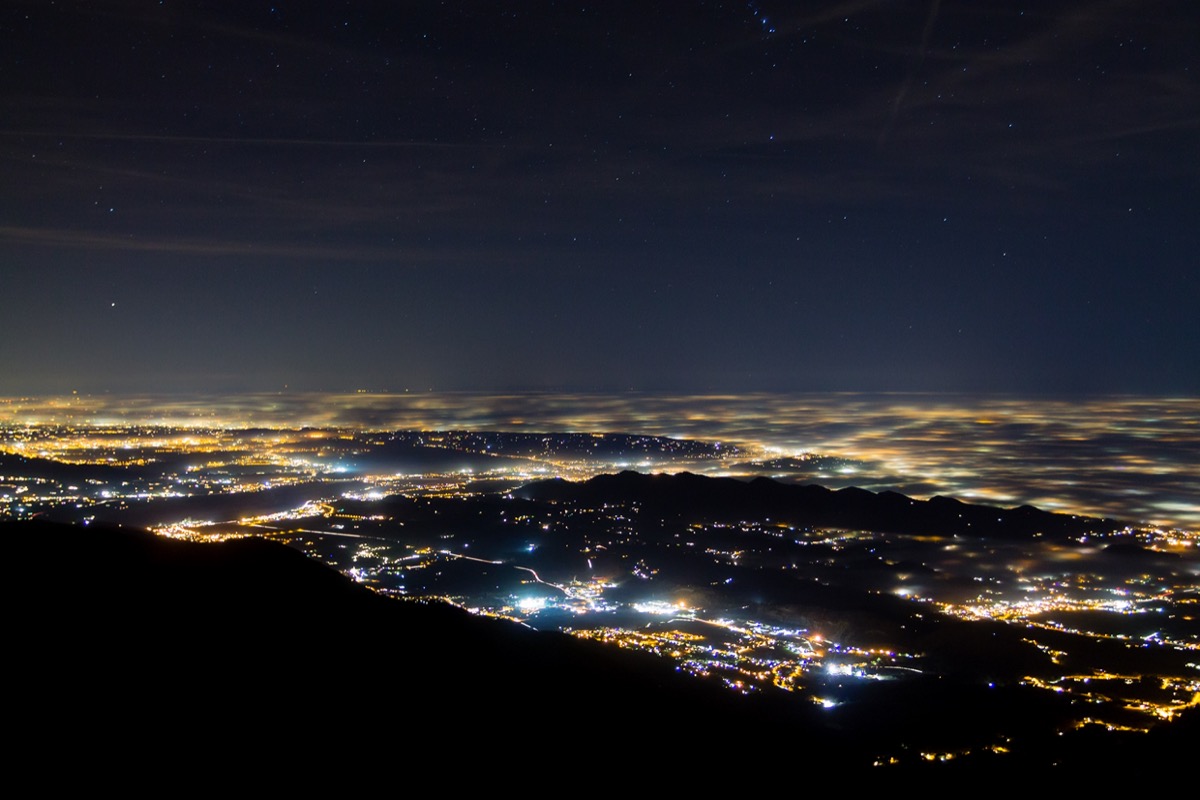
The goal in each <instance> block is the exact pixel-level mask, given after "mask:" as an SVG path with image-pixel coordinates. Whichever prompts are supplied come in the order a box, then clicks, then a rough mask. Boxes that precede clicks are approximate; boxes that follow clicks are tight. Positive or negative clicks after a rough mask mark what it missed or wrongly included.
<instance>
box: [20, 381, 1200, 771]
mask: <svg viewBox="0 0 1200 800" xmlns="http://www.w3.org/2000/svg"><path fill="white" fill-rule="evenodd" d="M72 402H78V401H64V403H65V404H66V407H67V408H68V409H70V404H71V403H72ZM72 415H73V416H76V418H75V419H72V420H66V419H64V416H66V415H65V414H64V411H63V408H62V407H59V408H57V409H49V410H47V409H45V408H43V409H38V410H37V412H36V413H34V405H33V403H32V402H31V401H20V402H17V401H13V402H10V403H9V404H8V406H7V410H6V414H5V416H4V417H0V424H2V425H3V429H2V443H3V444H2V448H0V517H4V518H8V519H27V518H35V517H36V518H45V519H52V520H62V521H71V522H74V523H78V524H82V525H88V524H97V523H103V524H120V525H125V526H132V527H144V528H148V529H151V530H153V531H155V532H156V533H158V534H160V535H163V536H168V537H175V538H184V539H191V540H202V541H219V540H222V539H226V538H231V537H244V536H261V537H265V538H270V539H274V540H277V541H280V542H283V543H285V544H287V545H290V546H292V547H294V548H297V549H299V550H301V551H302V552H304V553H306V554H308V555H309V556H311V557H313V558H314V559H317V560H319V561H321V562H323V563H325V564H328V565H329V566H331V567H333V568H335V569H337V570H339V571H341V572H342V573H344V574H345V575H347V576H349V577H351V578H352V579H353V580H355V581H357V582H359V583H361V584H363V585H365V586H368V587H370V588H372V589H373V590H375V591H377V592H379V593H382V594H386V595H390V596H394V597H397V598H401V599H404V600H408V601H422V602H430V601H444V602H448V603H451V604H454V605H456V606H459V607H461V608H464V609H467V610H469V611H471V612H473V613H476V614H482V615H488V616H494V617H501V618H505V619H508V620H512V621H514V622H517V623H520V624H523V625H527V626H530V627H534V628H538V629H556V630H560V631H563V632H565V633H568V634H570V635H572V636H576V637H579V638H582V639H590V640H594V641H598V642H603V643H605V644H608V645H611V646H614V647H621V648H629V649H634V650H640V651H646V652H649V653H653V654H655V655H657V656H660V657H662V658H664V659H670V660H672V661H673V662H675V663H676V664H677V666H678V668H679V669H681V670H684V671H686V672H688V673H691V674H694V675H695V676H697V677H698V678H704V679H709V680H714V681H718V682H720V683H721V684H723V685H724V686H726V687H728V688H729V689H731V690H733V691H735V692H738V693H742V694H753V693H760V692H764V691H774V690H776V689H781V690H784V691H786V692H789V693H792V694H794V695H796V696H800V697H803V698H805V699H807V700H809V701H811V702H812V703H814V704H816V705H818V706H820V707H822V708H826V709H828V710H829V713H831V714H834V713H838V709H839V707H841V706H842V705H843V704H845V703H847V702H853V701H854V700H855V699H856V698H857V697H859V696H860V695H861V694H862V693H863V692H864V691H867V687H871V686H880V685H883V684H888V685H903V684H904V683H905V682H907V681H917V680H921V679H923V678H929V677H930V676H937V675H939V674H942V672H943V671H945V670H946V669H947V666H946V665H947V663H957V662H955V661H954V659H959V658H967V659H969V658H970V657H971V650H970V649H971V648H973V647H976V643H974V642H973V641H968V639H969V635H968V634H964V633H961V632H969V631H973V630H974V631H987V632H988V634H989V639H994V640H995V641H996V642H997V644H996V645H995V646H996V647H998V648H999V647H1003V648H1005V650H1004V657H1003V658H1002V659H996V660H995V661H994V663H992V664H990V665H989V667H988V669H987V670H985V671H984V672H981V673H980V675H979V681H981V682H982V683H983V684H984V685H987V686H991V687H994V686H1010V687H1011V686H1021V687H1027V688H1029V689H1032V690H1038V691H1042V692H1045V693H1046V694H1047V695H1054V696H1058V697H1061V698H1065V700H1066V702H1067V703H1068V705H1069V708H1070V709H1072V711H1071V712H1070V716H1069V718H1068V719H1064V721H1063V723H1062V724H1063V725H1065V726H1067V727H1081V726H1099V727H1101V728H1106V729H1111V730H1148V729H1149V728H1150V727H1152V726H1153V725H1154V724H1156V723H1163V722H1167V721H1169V720H1171V719H1173V718H1176V717H1178V716H1179V715H1180V714H1181V713H1184V712H1185V711H1187V710H1188V709H1190V708H1193V707H1195V706H1197V705H1200V621H1198V620H1197V612H1198V610H1200V609H1198V604H1200V580H1198V576H1200V535H1198V534H1197V533H1196V532H1195V531H1194V530H1189V529H1188V528H1185V527H1180V526H1156V525H1151V524H1143V523H1130V522H1123V523H1119V524H1118V523H1112V524H1108V525H1105V524H1103V521H1102V520H1099V519H1096V520H1094V521H1093V524H1090V525H1085V526H1084V527H1083V528H1080V529H1079V530H1077V531H1076V532H1074V533H1072V534H1071V535H1070V536H1059V535H1053V536H1052V535H1043V534H1042V533H1040V532H1037V533H1034V534H1032V535H1028V536H1026V535H1020V536H1013V537H1010V538H1002V537H997V536H973V535H970V534H968V533H965V532H964V533H950V534H947V533H944V532H933V531H931V532H916V533H911V532H889V531H881V530H872V529H868V528H845V527H825V526H816V525H809V524H803V523H798V522H796V521H795V520H792V519H788V518H784V517H781V516H780V515H778V514H776V515H774V516H766V515H764V516H748V515H741V514H739V515H736V516H731V515H729V514H724V515H722V514H710V513H707V512H701V511H697V512H696V513H695V514H677V513H674V512H672V513H666V512H659V511H654V510H653V509H649V508H647V507H646V506H645V504H643V503H641V502H639V501H636V500H629V499H628V498H623V497H619V496H616V495H614V496H613V497H611V498H610V499H604V500H596V499H595V498H594V497H590V496H586V495H584V494H582V493H581V492H582V487H591V486H593V485H594V484H589V483H587V481H588V480H589V479H591V478H594V477H595V476H598V475H614V474H617V473H620V474H621V475H623V476H624V475H628V476H633V473H634V472H637V473H641V474H643V475H650V474H656V473H664V474H677V473H691V474H693V475H700V476H704V475H707V476H723V477H729V476H735V477H737V478H740V479H742V480H743V481H748V480H749V479H750V478H752V477H754V476H755V475H761V474H763V473H766V474H768V475H770V476H771V477H773V478H776V479H777V478H779V477H780V474H779V473H780V471H781V470H782V469H783V468H784V466H787V468H788V469H790V470H791V471H793V472H800V469H799V468H800V467H802V466H805V465H807V469H808V471H807V472H803V473H801V474H802V477H803V481H795V482H796V483H800V482H803V483H837V481H835V480H832V479H833V478H834V477H835V476H839V477H840V479H841V481H840V483H841V485H850V483H851V482H852V480H851V479H852V478H853V476H854V475H855V474H861V473H862V472H865V471H867V470H868V469H870V465H871V464H873V463H878V462H880V461H883V460H885V459H887V458H891V459H893V460H898V461H903V460H905V458H906V456H905V455H904V454H903V453H897V452H895V447H894V445H893V446H890V447H889V446H885V445H882V444H881V445H880V450H879V451H877V452H868V451H865V450H863V449H861V448H859V449H854V450H853V451H850V450H848V449H837V450H832V451H817V452H814V451H792V452H786V451H781V450H780V447H779V445H778V443H777V442H764V441H761V440H759V441H756V440H753V439H749V438H744V439H738V438H736V437H733V438H730V439H722V440H719V441H718V440H717V439H714V438H676V437H668V436H664V435H661V434H660V433H655V434H636V435H635V434H622V433H617V432H596V433H591V432H588V433H553V432H544V431H539V432H536V433H535V432H531V431H528V430H512V429H509V430H490V431H489V430H483V429H479V430H472V431H467V430H464V429H396V430H374V429H364V428H359V429H356V428H352V427H349V426H345V425H328V424H327V425H326V426H324V427H314V426H308V425H304V426H297V427H287V426H282V425H279V424H261V423H260V424H255V425H252V426H250V425H245V424H244V423H239V422H236V421H234V420H230V421H221V420H215V419H205V420H199V421H198V420H191V421H190V422H188V421H185V420H184V421H181V420H178V419H175V420H170V421H163V420H161V419H160V420H148V421H143V422H142V423H138V424H134V423H132V422H130V421H128V420H124V421H115V420H100V419H99V417H100V416H102V415H100V414H96V413H94V412H92V413H91V414H89V413H86V410H85V409H82V408H79V409H78V410H77V411H75V412H72ZM39 416H40V418H37V419H35V417H39ZM938 424H943V423H938ZM606 427H607V426H606ZM991 446H993V447H995V446H997V445H995V444H993V445H991ZM930 449H931V450H932V449H936V448H930ZM963 460H964V459H961V458H960V459H948V460H947V461H946V464H945V470H946V472H947V473H949V474H950V475H951V476H953V475H954V474H955V473H956V472H958V471H961V470H962V466H961V464H962V461H963ZM764 465H765V466H764ZM1159 468H1160V469H1162V470H1163V471H1170V469H1171V468H1170V466H1169V465H1165V464H1160V465H1159ZM1175 469H1177V470H1178V471H1180V472H1186V471H1187V470H1188V469H1190V467H1189V466H1188V465H1186V464H1185V465H1181V466H1178V467H1176V468H1175ZM635 477H636V476H633V477H629V478H628V479H627V480H628V481H633V480H635ZM550 479H567V480H568V481H572V482H574V483H572V484H564V483H563V482H562V481H560V480H550ZM697 480H702V479H700V478H697ZM947 482H949V483H952V482H953V479H949V480H947ZM708 485H709V484H702V486H708ZM714 485H715V484H714ZM722 485H724V484H722ZM564 487H566V488H564ZM574 487H579V488H578V489H576V488H574ZM704 491H708V490H704ZM560 492H566V493H567V494H565V495H560V494H559V493H560ZM976 495H977V498H976V502H979V499H980V498H983V497H986V496H987V495H988V492H987V491H986V490H985V488H983V487H981V488H980V489H979V490H978V491H977V492H976ZM1180 505H1181V506H1182V505H1184V504H1180ZM1086 510H1087V509H1086V508H1080V509H1079V511H1080V512H1084V511H1086ZM964 530H965V529H964ZM947 626H953V627H950V628H948V627H947ZM949 630H954V631H958V632H960V633H955V634H953V635H950V634H948V633H945V631H949ZM958 639H961V640H962V641H961V642H958V641H956V640H958ZM997 652H999V651H997ZM979 657H980V658H983V657H984V656H983V655H980V656H979ZM989 657H990V656H989ZM984 673H986V674H984ZM1004 746H1005V744H1004V741H1003V738H1002V737H997V738H996V740H995V741H990V742H974V743H971V745H970V746H969V747H967V746H964V749H963V750H962V751H961V752H955V751H949V750H948V751H945V752H938V753H921V754H918V755H916V756H914V755H913V754H911V753H908V754H900V753H881V754H880V759H881V760H880V763H883V764H886V763H895V762H896V761H897V760H900V759H904V758H908V759H911V758H914V757H916V758H923V759H929V760H946V759H952V758H955V757H956V756H957V755H962V754H963V753H965V752H967V751H968V750H969V749H970V748H971V747H974V748H976V749H978V748H980V747H985V748H990V749H992V750H993V751H994V752H1002V751H1003V748H1004Z"/></svg>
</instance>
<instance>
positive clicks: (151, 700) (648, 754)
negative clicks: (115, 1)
mask: <svg viewBox="0 0 1200 800" xmlns="http://www.w3.org/2000/svg"><path fill="white" fill-rule="evenodd" d="M0 536H2V537H3V539H2V541H3V543H4V547H5V553H6V561H5V563H6V566H7V567H8V570H7V572H8V574H7V576H6V581H5V596H6V610H7V614H6V617H7V618H8V619H9V620H10V624H9V630H8V635H7V637H6V638H7V644H8V647H7V648H6V650H7V652H8V653H9V654H10V655H9V656H8V662H9V665H10V672H9V677H8V678H7V680H8V681H9V684H10V692H9V695H10V698H11V699H10V701H9V710H8V715H7V717H8V722H9V724H10V727H11V729H13V730H17V731H20V732H21V737H20V740H21V742H22V744H21V745H19V746H18V749H17V751H16V753H17V755H18V759H17V761H18V763H20V762H21V761H23V760H26V759H32V760H33V763H41V761H42V760H43V759H46V758H55V759H57V758H59V757H64V756H70V757H71V758H72V759H81V760H82V761H84V762H94V763H96V764H104V765H108V766H105V767H104V768H105V769H107V768H109V766H111V765H112V764H113V759H127V758H130V757H131V756H134V755H136V758H137V759H151V760H153V761H154V762H155V763H157V764H163V763H167V764H172V765H175V768H176V769H184V770H195V771H196V772H197V773H198V774H199V773H203V772H205V770H207V769H210V768H213V767H214V765H213V764H212V762H211V759H212V758H213V756H214V754H219V755H220V759H219V762H220V764H219V766H220V768H224V767H225V766H228V765H229V764H230V763H239V764H243V765H250V766H252V767H255V768H262V767H264V766H265V765H268V764H278V763H279V759H287V760H288V763H290V764H292V765H293V766H296V767H298V768H309V767H311V766H312V764H313V763H318V762H319V763H324V764H333V763H344V762H345V760H347V759H350V760H352V761H359V760H366V761H372V760H376V759H380V758H387V759H396V758H402V759H403V760H404V762H405V763H408V764H410V765H412V768H414V769H415V768H418V766H419V767H420V768H421V769H428V768H434V767H436V768H438V769H443V770H444V769H447V768H450V769H459V768H461V767H463V765H470V769H469V773H470V774H471V775H478V774H479V773H478V770H494V769H509V768H511V767H512V766H513V765H515V764H522V765H529V764H537V765H543V766H544V765H547V764H563V763H570V764H573V765H577V766H581V767H587V768H588V769H595V768H597V767H598V766H599V765H600V764H601V763H604V764H608V765H610V766H611V765H612V764H614V763H622V764H640V765H649V764H655V763H659V762H660V760H661V759H662V758H667V759H668V760H670V759H678V758H680V757H682V756H683V755H686V757H687V759H688V764H689V767H688V774H689V776H690V777H688V778H687V780H689V781H692V782H703V780H702V779H703V776H704V775H706V774H707V775H708V778H709V779H712V780H718V779H731V778H732V777H733V776H734V774H735V773H734V772H730V769H731V767H730V766H728V765H730V764H743V765H744V764H747V763H749V761H748V760H750V759H753V760H754V763H757V764H759V767H758V768H759V769H761V768H763V767H764V766H765V765H769V764H774V763H787V764H790V765H792V766H797V765H806V766H811V767H820V768H825V769H830V768H838V769H840V768H854V769H865V768H868V767H869V766H870V764H871V763H872V762H873V760H874V758H875V754H876V753H877V752H880V750H881V749H883V748H882V744H881V743H882V742H883V741H884V739H887V740H888V744H889V749H890V746H891V745H894V744H895V743H896V741H897V740H898V739H899V740H902V739H903V737H904V735H905V731H906V730H910V729H911V730H916V729H918V728H920V723H921V717H922V714H923V711H922V709H923V708H925V707H927V706H928V705H929V704H938V703H942V704H944V702H945V700H946V698H949V697H953V696H954V695H953V693H952V692H951V693H947V692H945V691H942V690H941V689H938V690H936V691H935V690H934V687H925V688H926V689H929V691H930V693H929V694H928V695H921V696H918V695H916V694H914V695H913V696H905V697H897V698H896V699H895V700H893V701H892V702H890V703H889V704H888V705H886V706H885V707H881V708H877V709H871V710H870V712H871V713H870V714H866V715H860V717H861V719H860V722H859V723H858V725H859V727H858V728H856V729H854V730H847V729H845V728H837V727H831V726H829V725H828V724H826V722H824V721H823V718H822V716H821V710H820V709H819V708H815V707H813V706H811V705H809V704H805V705H801V704H800V703H797V702H795V701H794V698H792V696H790V695H786V694H784V693H782V692H778V693H768V694H767V695H758V696H753V697H749V698H743V697H739V696H736V695H733V694H731V693H728V692H725V691H722V690H719V689H717V688H716V687H714V686H710V685H706V684H704V683H703V682H699V681H696V680H695V679H691V678H688V677H685V676H684V675H682V674H681V673H678V672H676V671H675V670H673V669H672V668H671V667H670V666H669V665H668V664H667V663H666V662H663V661H659V660H656V659H653V658H650V657H642V656H640V655H638V654H631V653H625V652H622V651H618V650H615V649H612V648H606V647H602V646H599V645H593V644H592V643H589V642H581V641H576V640H573V639H570V638H568V637H565V636H561V635H558V634H553V633H543V632H535V631H532V630H529V629H526V628H523V627H520V626H517V625H514V624H511V623H507V622H502V621H497V620H491V619H483V618H477V617H472V616H470V615H467V614H466V613H464V612H460V611H459V610H457V609H454V608H451V607H447V606H440V605H422V604H413V603H404V602H400V601H396V600H391V599H387V598H384V597H381V596H378V595H375V594H374V593H372V592H370V591H368V590H366V589H363V588H362V587H360V586H358V585H356V584H354V583H352V582H350V581H349V580H348V579H346V578H344V577H343V576H342V575H340V574H338V573H336V572H334V571H332V570H329V569H327V568H325V567H324V566H321V565H319V564H317V563H315V562H313V561H311V560H309V559H307V558H306V557H304V556H302V555H301V554H299V553H298V552H295V551H292V550H290V549H288V548H286V547H283V546H280V545H277V544H273V543H269V542H265V541H261V540H256V539H246V540H239V541H232V542H226V543H223V544H209V545H200V544H189V543H182V542H177V541H171V540H164V539H158V538H155V537H151V536H149V535H147V534H144V533H140V532H135V531H128V530H118V529H103V528H100V529H97V528H82V527H71V526H61V525H52V524H47V523H34V522H30V523H5V524H3V525H0ZM1002 706H1003V703H1002V702H1000V705H999V706H996V707H995V708H990V709H987V710H985V711H984V713H997V714H999V713H1004V709H1003V707H1002ZM964 723H965V720H964ZM1185 726H1187V727H1185ZM1195 728H1196V725H1195V720H1194V719H1188V720H1184V721H1183V722H1181V723H1177V724H1175V725H1172V726H1169V727H1168V728H1167V729H1166V730H1165V731H1163V732H1162V733H1161V734H1158V733H1157V732H1156V734H1155V735H1153V736H1145V735H1139V736H1137V737H1128V736H1120V735H1117V734H1103V733H1102V734H1097V733H1094V732H1087V733H1084V734H1081V735H1077V736H1067V737H1058V740H1057V741H1053V742H1041V743H1031V744H1030V745H1028V746H1027V747H1025V748H1024V749H1023V750H1018V752H1016V753H1014V754H1011V755H1009V756H990V757H988V758H985V759H977V760H975V761H973V762H971V763H970V764H967V765H961V764H958V765H936V767H935V768H937V769H942V770H951V771H956V772H959V771H963V770H969V771H975V772H978V771H992V770H995V769H1000V770H1008V769H1014V768H1015V769H1021V768H1025V767H1033V766H1040V765H1046V764H1055V763H1057V764H1060V765H1062V766H1064V767H1068V768H1072V769H1076V768H1077V769H1090V768H1091V767H1092V766H1093V765H1096V764H1098V763H1103V761H1104V759H1111V758H1119V759H1121V760H1122V761H1124V762H1125V763H1128V764H1129V765H1130V766H1139V767H1144V766H1149V765H1163V766H1167V765H1170V764H1173V763H1175V761H1174V760H1175V759H1176V758H1177V757H1178V756H1179V754H1181V753H1183V752H1185V750H1186V748H1187V747H1189V743H1190V742H1193V741H1194V732H1195ZM880 737H883V738H880ZM1050 747H1053V749H1049V748H1050ZM701 753H703V754H713V755H716V756H719V760H718V761H712V762H707V761H704V762H701V761H696V758H697V755H698V754H701ZM301 754H303V757H302V758H301V759H300V761H299V762H297V758H298V757H299V756H300V755H301ZM706 757H707V756H706ZM614 759H615V760H617V761H614ZM777 760H781V761H777ZM206 765H207V766H206ZM722 765H724V766H722ZM272 768H274V767H272ZM605 768H606V769H607V768H609V767H605ZM884 771H886V768H884ZM462 777H463V778H464V779H465V777H466V776H465V774H464V776H462Z"/></svg>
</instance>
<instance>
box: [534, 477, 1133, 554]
mask: <svg viewBox="0 0 1200 800" xmlns="http://www.w3.org/2000/svg"><path fill="white" fill-rule="evenodd" d="M514 494H516V495H518V496H520V497H525V498H530V499H534V500H544V501H556V502H567V501H571V502H578V503H585V504H602V503H636V504H638V507H639V508H640V509H641V513H642V514H650V515H655V516H658V517H662V518H680V519H684V520H689V521H691V520H696V521H699V520H727V521H733V520H739V519H763V518H769V519H771V520H772V521H774V522H780V523H787V524H792V525H796V526H800V527H824V528H847V529H857V530H871V531H881V532H885V533H908V534H926V535H940V536H954V535H959V536H989V537H997V538H1006V539H1023V538H1029V537H1033V536H1037V535H1045V536H1050V537H1058V536H1074V535H1080V534H1084V533H1088V532H1090V531H1098V530H1104V531H1108V530H1114V529H1117V528H1121V527H1123V526H1124V523H1121V522H1118V521H1116V520H1110V519H1096V518H1091V517H1079V516H1072V515H1067V514H1053V513H1050V512H1047V511H1041V510H1039V509H1036V508H1034V507H1033V506H1020V507H1018V508H1010V509H1003V508H994V507H992V506H982V505H971V504H968V503H963V502H961V501H959V500H955V499H953V498H949V497H933V498H931V499H929V500H915V499H913V498H910V497H905V496H904V495H902V494H899V493H897V492H880V493H878V494H876V493H874V492H869V491H867V490H865V489H857V488H853V487H851V488H848V489H839V490H837V491H834V490H831V489H826V488H824V487H822V486H815V485H810V486H795V485H791V484H786V483H780V482H778V481H774V480H771V479H770V478H755V479H753V480H750V481H742V480H738V479H735V478H710V477H705V476H702V475H694V474H692V473H688V472H681V473H678V474H676V475H666V474H658V475H645V474H642V473H637V472H631V471H626V472H622V473H620V474H618V475H599V476H597V477H595V478H592V479H590V480H587V481H584V482H579V483H572V482H570V481H567V480H563V479H562V478H555V479H552V480H547V481H540V482H537V483H532V484H529V485H527V486H524V487H522V488H521V489H520V490H518V491H517V492H514Z"/></svg>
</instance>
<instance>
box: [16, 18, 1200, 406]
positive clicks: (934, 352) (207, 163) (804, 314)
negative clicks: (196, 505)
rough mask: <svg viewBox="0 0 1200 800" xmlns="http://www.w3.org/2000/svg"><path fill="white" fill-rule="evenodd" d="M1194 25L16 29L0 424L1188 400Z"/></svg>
mask: <svg viewBox="0 0 1200 800" xmlns="http://www.w3.org/2000/svg"><path fill="white" fill-rule="evenodd" d="M1197 30H1200V6H1197V5H1196V4H1195V3H1192V2H1188V0H1178V1H1177V2H1171V1H1169V0H1157V1H1156V0H1143V1H1140V2H1115V3H1105V4H1098V3H1095V2H1090V1H1088V0H1079V1H1077V2H1066V1H1064V2H1055V3H1041V2H1038V3H1030V4H1028V5H1027V6H1025V7H1022V5H1021V4H1018V3H1011V2H991V1H990V0H988V1H985V2H970V3H967V2H950V1H949V0H943V1H942V2H932V3H929V2H895V1H894V0H879V1H878V2H871V1H870V0H859V1H856V2H827V3H820V2H817V3H771V2H761V3H701V2H693V3H683V2H679V3H674V2H671V3H621V2H603V3H596V4H595V5H592V4H589V3H584V2H575V3H551V2H530V3H515V4H502V3H470V2H463V3H448V4H442V3H433V2H410V3H391V2H346V3H338V2H333V3H330V2H308V3H291V2H277V3H266V2H244V3H200V2H187V3H185V2H171V0H166V1H165V2H161V3H160V2H135V1H134V0H125V1H123V2H107V3H85V2H59V3H56V4H49V3H46V2H42V1H41V0H37V1H36V2H35V1H33V0H13V1H12V2H7V3H5V4H4V6H3V8H0V38H2V40H3V42H4V46H3V47H2V48H0V119H3V120H4V122H3V123H0V278H2V281H3V315H2V316H0V394H16V393H41V392H59V391H66V390H72V389H77V390H81V391H114V392H120V391H149V390H172V391H176V390H177V391H195V390H205V391H245V390H275V389H282V388H283V387H285V386H287V387H289V388H294V389H330V390H345V389H355V388H370V389H391V390H403V389H406V388H407V389H429V388H434V389H439V390H452V389H479V390H490V389H566V390H624V389H630V388H633V389H640V390H666V391H743V390H755V389H766V390H954V391H984V390H986V391H1016V392H1053V393H1061V392H1147V393H1186V394H1196V393H1200V323H1198V321H1197V320H1198V319H1200V315H1198V314H1197V306H1198V301H1200V279H1198V278H1197V269H1196V267H1197V255H1196V254H1197V252H1198V245H1200V234H1198V233H1197V231H1198V230H1200V224H1197V220H1200V199H1198V198H1200V180H1198V179H1200V145H1198V144H1197V143H1198V142H1200V55H1198V51H1197V48H1196V46H1195V42H1196V37H1195V34H1196V31H1197Z"/></svg>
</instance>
